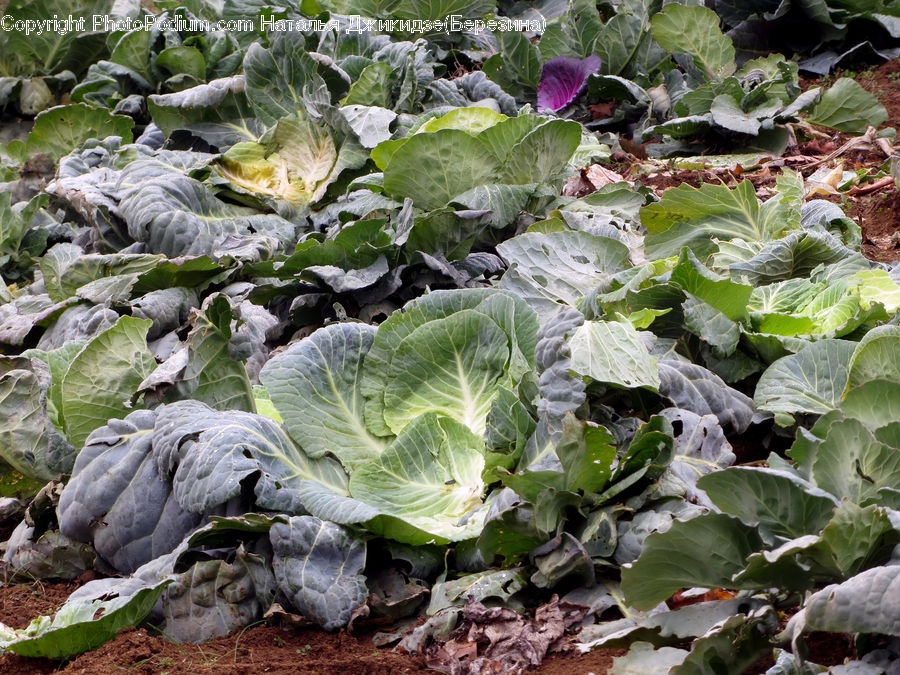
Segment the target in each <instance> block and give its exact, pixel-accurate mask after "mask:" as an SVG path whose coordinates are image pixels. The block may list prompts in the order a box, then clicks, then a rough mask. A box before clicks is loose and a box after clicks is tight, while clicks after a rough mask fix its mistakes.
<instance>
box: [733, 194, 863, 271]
mask: <svg viewBox="0 0 900 675" xmlns="http://www.w3.org/2000/svg"><path fill="white" fill-rule="evenodd" d="M828 203H830V202H828ZM852 255H853V252H852V251H851V250H850V249H848V248H847V247H846V246H844V245H843V244H842V243H841V242H840V240H838V239H837V237H835V236H833V235H832V234H830V233H828V232H816V231H815V230H811V231H809V230H804V231H802V232H789V233H788V234H787V236H785V237H784V238H782V239H778V240H776V241H773V242H770V243H768V244H766V245H765V246H764V247H763V248H762V249H761V250H760V251H759V252H758V253H756V254H755V255H754V256H753V257H752V258H750V259H748V260H745V261H743V262H737V263H734V264H732V265H730V266H729V271H730V272H731V275H732V276H733V277H736V278H738V279H741V280H742V281H743V282H744V283H749V284H752V285H754V286H761V285H763V284H770V283H772V282H776V281H784V280H786V279H793V278H803V277H808V276H809V274H810V272H812V271H813V270H814V269H815V268H816V267H818V266H819V265H823V264H824V265H830V264H832V263H836V262H838V261H840V260H844V259H845V258H848V257H850V256H852Z"/></svg>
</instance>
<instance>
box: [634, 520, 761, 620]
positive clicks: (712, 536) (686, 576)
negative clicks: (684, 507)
mask: <svg viewBox="0 0 900 675" xmlns="http://www.w3.org/2000/svg"><path fill="white" fill-rule="evenodd" d="M700 542H702V546H703V549H704V551H706V555H703V556H699V557H698V556H697V554H696V551H697V547H698V545H700ZM761 547H762V540H761V539H760V537H759V534H757V531H756V528H755V527H750V526H748V525H745V524H743V523H742V522H741V521H739V520H737V519H736V518H732V517H731V516H727V515H725V514H720V513H711V514H709V515H705V516H699V517H697V518H693V519H691V520H689V521H687V522H683V523H682V522H677V521H676V522H674V523H672V527H671V528H670V529H669V530H667V531H666V532H663V533H658V532H657V533H655V534H651V535H650V536H649V537H647V539H646V541H645V542H644V549H643V551H642V552H641V557H640V558H638V559H637V561H636V562H634V563H632V565H631V567H625V568H623V569H622V590H623V592H624V593H625V600H626V602H627V603H628V604H629V605H631V606H632V607H635V608H636V609H652V608H653V607H655V606H656V605H657V604H659V603H660V602H662V601H663V600H666V599H667V598H668V597H669V596H671V595H672V594H673V593H674V592H675V591H678V590H680V589H682V588H686V587H687V588H690V587H693V586H702V587H704V588H716V587H722V588H735V584H734V582H733V581H732V576H734V575H735V574H737V573H738V572H740V571H741V570H742V569H743V568H744V564H745V561H746V559H747V556H748V555H750V554H751V553H753V552H754V551H757V550H759V549H760V548H761Z"/></svg>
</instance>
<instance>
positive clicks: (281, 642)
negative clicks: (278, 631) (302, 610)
mask: <svg viewBox="0 0 900 675" xmlns="http://www.w3.org/2000/svg"><path fill="white" fill-rule="evenodd" d="M272 640H274V642H275V646H276V647H284V646H285V645H286V644H287V643H286V642H285V641H284V640H283V639H282V638H280V637H278V636H277V635H276V636H275V637H274V638H272Z"/></svg>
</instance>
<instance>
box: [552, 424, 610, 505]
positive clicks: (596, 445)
mask: <svg viewBox="0 0 900 675" xmlns="http://www.w3.org/2000/svg"><path fill="white" fill-rule="evenodd" d="M556 455H557V456H558V457H559V461H560V463H561V464H562V466H563V470H564V471H565V474H566V489H567V490H572V491H575V490H582V491H584V492H601V491H602V489H603V488H604V487H606V483H607V482H608V481H609V478H610V476H611V475H612V469H613V466H614V464H615V459H616V445H615V442H614V440H613V437H612V435H611V434H610V433H609V431H608V430H607V429H606V428H605V427H602V426H599V425H596V424H591V423H588V422H582V421H581V420H578V419H576V418H575V416H574V415H571V414H569V415H566V418H565V422H564V424H563V434H562V438H560V441H559V444H558V445H557V446H556Z"/></svg>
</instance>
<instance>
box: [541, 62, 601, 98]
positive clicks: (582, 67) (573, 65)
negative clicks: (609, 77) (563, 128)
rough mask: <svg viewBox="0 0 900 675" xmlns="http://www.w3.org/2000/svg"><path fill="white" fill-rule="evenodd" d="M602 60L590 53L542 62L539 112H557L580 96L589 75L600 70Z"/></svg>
mask: <svg viewBox="0 0 900 675" xmlns="http://www.w3.org/2000/svg"><path fill="white" fill-rule="evenodd" d="M601 63H602V61H601V60H600V57H599V56H596V55H594V54H592V55H591V56H588V57H587V58H586V59H575V58H572V57H570V56H557V57H555V58H552V59H550V60H549V61H547V63H545V64H544V67H543V69H542V70H541V82H540V84H538V91H537V107H538V111H539V112H543V111H547V110H549V111H552V112H557V111H559V110H562V109H563V108H565V107H566V106H567V105H569V104H570V103H571V102H572V101H574V100H575V99H576V98H578V97H579V96H581V94H582V93H583V92H584V89H585V87H586V86H587V79H588V77H589V76H591V75H593V74H594V73H596V72H597V71H598V70H600V64H601Z"/></svg>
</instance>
